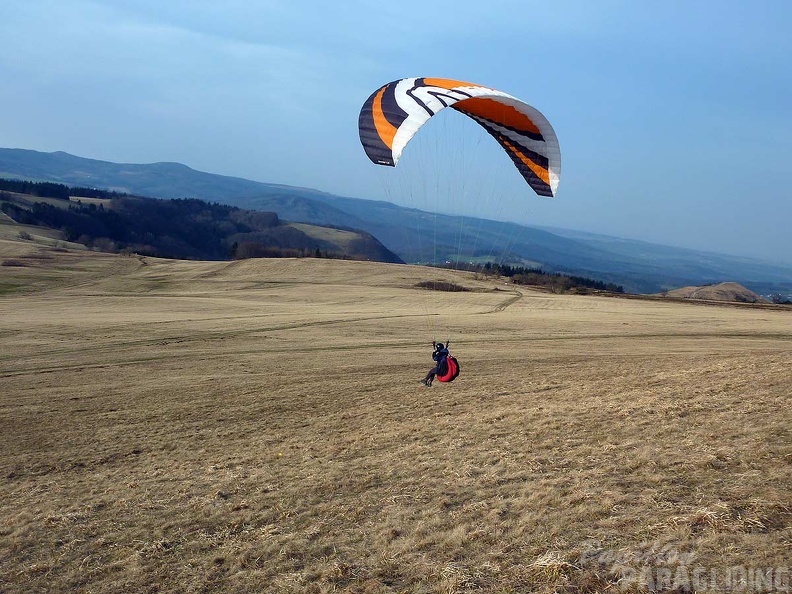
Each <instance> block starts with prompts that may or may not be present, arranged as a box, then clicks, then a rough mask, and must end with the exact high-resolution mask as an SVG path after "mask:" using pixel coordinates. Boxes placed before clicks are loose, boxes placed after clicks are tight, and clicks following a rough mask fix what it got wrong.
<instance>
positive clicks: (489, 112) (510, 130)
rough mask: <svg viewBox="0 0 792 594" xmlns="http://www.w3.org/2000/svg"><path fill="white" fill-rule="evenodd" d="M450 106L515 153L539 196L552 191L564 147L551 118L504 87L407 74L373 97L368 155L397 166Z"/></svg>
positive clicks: (361, 125)
mask: <svg viewBox="0 0 792 594" xmlns="http://www.w3.org/2000/svg"><path fill="white" fill-rule="evenodd" d="M446 107H451V108H453V109H455V110H457V111H459V112H461V113H463V114H465V115H466V116H468V117H470V118H472V119H474V120H475V121H476V122H478V123H479V124H480V125H481V126H482V127H483V128H484V129H485V130H487V132H489V133H490V135H492V136H493V138H495V140H497V141H498V143H499V144H500V145H501V147H503V150H505V151H506V153H507V154H508V155H509V156H510V157H511V159H512V161H513V162H514V164H515V166H516V167H517V169H518V170H519V171H520V173H521V174H522V176H523V177H524V178H525V181H527V182H528V184H530V186H531V187H532V188H533V189H534V191H535V192H536V193H537V194H539V195H540V196H554V195H555V193H556V188H557V187H558V181H559V178H560V175H561V149H560V147H559V145H558V138H557V137H556V135H555V132H554V131H553V127H552V126H551V125H550V122H548V121H547V118H545V117H544V116H543V115H542V114H541V113H540V112H539V111H538V110H537V109H535V108H533V107H531V106H530V105H528V104H527V103H524V102H522V101H520V100H519V99H517V98H516V97H512V96H511V95H508V94H506V93H503V92H502V91H496V90H495V89H490V88H489V87H483V86H481V85H477V84H473V83H466V82H461V81H457V80H449V79H444V78H403V79H401V80H396V81H393V82H390V83H388V84H386V85H384V86H383V87H381V88H380V89H378V90H377V91H375V92H374V93H373V94H372V95H371V97H369V98H368V99H367V100H366V102H365V103H364V104H363V108H362V109H361V110H360V117H359V120H358V132H359V134H360V142H361V143H362V144H363V149H364V150H365V151H366V155H368V157H369V159H371V161H372V162H374V163H376V164H377V165H387V166H391V167H395V166H396V164H397V163H398V162H399V157H401V154H402V151H404V148H405V147H406V146H407V143H408V142H410V139H411V138H412V137H413V136H415V134H416V133H417V132H418V130H419V128H420V127H421V126H423V125H424V124H425V123H426V122H427V121H429V118H431V117H432V116H434V115H435V114H437V113H438V112H439V111H440V110H442V109H444V108H446Z"/></svg>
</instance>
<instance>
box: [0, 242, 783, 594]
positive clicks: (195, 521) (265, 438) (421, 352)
mask: <svg viewBox="0 0 792 594" xmlns="http://www.w3.org/2000/svg"><path fill="white" fill-rule="evenodd" d="M0 259H13V260H15V261H20V262H24V263H26V265H25V266H13V267H2V268H0V274H2V283H0V285H5V286H6V287H8V289H7V292H6V293H5V294H2V293H0V340H2V345H3V348H2V353H0V478H1V479H2V483H0V484H1V485H2V486H1V487H0V502H1V503H2V510H3V511H2V517H1V518H0V591H2V592H8V593H11V592H33V591H60V592H66V591H74V592H121V591H125V592H153V591H168V592H203V591H212V590H221V591H234V592H264V591H265V592H358V593H380V592H383V593H384V592H447V593H452V592H468V591H486V592H600V591H609V590H610V591H612V590H614V589H616V590H618V589H619V588H624V589H625V590H627V591H631V590H640V588H638V587H637V586H635V585H634V584H629V583H627V582H625V581H624V579H623V578H624V577H625V574H626V572H627V571H628V570H629V569H630V568H635V567H640V565H641V564H642V563H646V562H647V559H652V560H653V561H652V563H654V564H665V565H668V566H670V567H676V566H679V564H681V563H685V564H691V563H692V564H693V565H695V566H702V567H708V568H709V567H726V566H733V565H741V566H746V567H779V566H788V565H789V550H790V545H792V526H791V524H792V501H791V498H790V493H791V492H792V490H791V489H792V480H791V478H792V439H790V438H791V437H792V434H791V431H790V417H791V416H792V415H791V414H790V412H789V410H790V407H789V404H790V403H789V400H790V392H789V390H790V385H792V371H790V369H792V356H791V353H792V314H790V312H789V311H788V310H782V309H778V310H773V309H767V308H765V309H757V310H753V309H748V308H743V309H736V308H725V307H723V308H713V307H706V306H696V305H685V304H675V303H663V302H660V301H646V302H644V301H638V300H622V299H609V298H602V297H583V296H563V295H549V294H544V293H536V292H532V291H530V290H527V289H520V291H521V293H520V294H516V293H512V292H509V291H508V289H509V287H504V286H503V285H500V287H499V288H500V289H502V290H500V291H493V290H489V289H493V288H494V285H493V283H490V284H489V285H487V283H484V282H482V281H477V280H475V279H472V278H471V277H469V276H465V275H461V274H456V273H453V272H450V271H432V272H431V273H430V272H429V271H427V270H424V269H421V268H415V267H407V266H388V265H380V264H373V263H361V262H344V261H327V260H259V261H244V262H233V263H228V262H222V263H217V262H215V263H206V262H174V261H167V260H156V259H150V258H145V259H143V258H140V259H138V258H133V257H122V256H111V255H106V254H96V253H86V252H83V253H75V252H51V251H46V248H41V247H37V246H36V245H35V244H33V243H32V242H9V241H0ZM438 275H441V280H442V279H445V280H447V281H448V282H455V283H456V284H464V285H467V286H470V287H471V288H477V289H479V290H478V291H474V292H466V293H443V294H433V293H431V292H428V291H425V290H421V289H416V288H414V286H415V285H416V284H417V283H418V282H420V281H422V280H427V279H432V280H436V279H437V277H438ZM437 304H447V307H438V306H437ZM426 314H436V315H429V316H427V315H426ZM447 332H448V333H450V337H451V339H452V344H451V346H452V350H453V351H454V353H455V354H456V355H457V356H458V357H459V358H460V361H461V363H462V376H461V377H460V378H459V380H458V381H457V382H455V383H454V384H452V385H437V384H435V386H434V387H432V388H431V389H427V388H424V387H423V386H421V385H420V384H419V383H418V379H420V377H422V375H423V374H424V373H425V368H426V367H427V364H428V362H429V361H428V355H429V351H430V347H429V345H428V344H427V343H428V342H429V341H431V339H432V338H440V339H443V338H446V333H447ZM434 334H436V335H437V336H435V335H434ZM620 580H621V581H620Z"/></svg>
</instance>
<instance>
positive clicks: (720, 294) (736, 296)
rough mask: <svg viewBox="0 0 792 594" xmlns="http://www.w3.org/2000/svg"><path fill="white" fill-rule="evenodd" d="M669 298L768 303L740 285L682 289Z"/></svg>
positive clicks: (672, 292) (670, 292) (669, 294)
mask: <svg viewBox="0 0 792 594" xmlns="http://www.w3.org/2000/svg"><path fill="white" fill-rule="evenodd" d="M667 295H668V296H669V297H676V298H678V299H701V300H703V301H729V302H736V303H768V301H767V299H765V298H764V297H762V296H761V295H757V294H756V293H754V292H753V291H751V290H750V289H746V288H745V287H743V286H742V285H741V284H739V283H717V284H715V285H705V286H703V287H682V288H679V289H674V290H673V291H668V293H667Z"/></svg>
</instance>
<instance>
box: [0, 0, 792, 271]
mask: <svg viewBox="0 0 792 594" xmlns="http://www.w3.org/2000/svg"><path fill="white" fill-rule="evenodd" d="M416 6H418V4H417V3H415V2H408V3H406V4H404V5H403V6H401V8H400V10H398V11H397V10H396V9H395V8H393V7H387V6H378V7H370V6H368V5H367V3H366V2H361V1H356V2H352V3H349V4H346V5H344V6H343V7H335V8H332V7H326V6H324V5H322V4H321V3H318V2H314V1H303V2H300V3H295V4H291V5H288V6H285V5H277V4H267V5H263V6H250V5H248V4H247V3H244V2H239V1H232V2H231V4H230V5H227V6H226V7H225V8H223V9H220V8H219V7H216V6H214V5H212V4H211V3H197V4H196V3H190V4H187V3H183V2H174V3H168V4H167V5H162V4H161V3H156V2H153V1H149V0H146V1H143V0H123V1H121V2H106V1H90V0H68V1H64V2H57V3H56V2H51V1H46V0H33V1H31V2H27V3H24V4H19V5H11V6H5V7H4V8H3V9H2V16H3V18H2V19H0V33H2V35H3V38H4V39H5V40H6V43H7V44H8V46H9V47H13V48H14V52H7V53H6V54H5V55H4V56H1V57H0V76H2V77H3V78H4V80H9V81H14V84H11V85H5V86H4V88H3V89H2V90H0V114H2V115H0V130H2V134H0V144H2V145H5V146H14V147H18V148H22V149H26V150H35V151H40V152H55V151H63V152H66V153H69V154H72V155H79V156H81V157H83V158H91V159H96V160H101V161H110V162H115V163H156V162H172V163H179V164H183V165H186V166H188V167H190V168H192V169H195V170H198V171H204V172H209V173H215V174H217V175H227V176H231V177H240V178H243V179H248V180H251V181H258V182H261V183H269V184H278V185H288V186H295V187H304V188H312V189H316V190H318V191H324V192H328V193H332V194H335V195H339V196H347V197H353V198H362V199H372V200H386V201H390V202H395V203H397V204H402V202H399V201H396V200H394V199H393V197H392V196H389V195H388V192H387V190H384V189H383V181H382V180H383V176H384V175H385V174H384V173H383V172H382V171H377V170H380V169H383V168H381V167H376V166H374V165H372V164H371V163H370V162H369V161H368V159H367V158H366V157H365V155H364V153H363V150H362V148H361V147H360V142H359V140H358V138H357V116H358V112H359V110H360V107H361V105H362V104H363V102H364V100H365V99H366V97H367V96H368V95H369V94H370V93H371V92H372V91H373V90H374V89H376V88H377V87H379V86H380V85H382V84H384V83H386V82H388V81H390V80H395V79H398V78H401V77H404V76H444V77H449V78H458V79H462V80H471V81H473V82H476V83H480V84H483V85H488V86H492V87H494V88H497V89H501V90H503V91H505V92H507V93H510V94H512V95H515V96H516V97H519V98H520V99H522V100H524V101H526V102H527V103H529V104H531V105H532V106H534V107H536V108H537V109H539V110H540V111H542V113H544V114H545V115H546V116H547V118H548V119H549V120H550V122H551V124H552V125H553V127H554V128H555V130H556V133H557V135H558V137H559V141H560V144H561V154H562V157H561V158H562V170H561V183H560V186H559V190H558V195H557V198H554V199H551V200H546V199H539V198H537V197H535V196H533V195H527V194H526V199H525V200H524V201H522V200H521V201H519V202H514V203H508V205H507V206H506V207H504V208H506V209H509V216H510V219H509V220H511V221H512V222H515V223H518V224H522V225H527V226H533V227H556V228H559V229H567V230H572V231H580V232H585V233H593V234H598V235H604V236H608V237H616V238H622V239H629V240H634V241H644V242H647V243H651V244H657V245H666V246H671V247H679V248H683V249H692V250H697V251H704V252H710V253H716V254H725V255H733V256H743V257H749V258H756V259H760V260H763V261H766V262H774V263H779V262H782V263H788V262H789V254H792V239H790V233H789V232H788V229H787V227H788V226H789V222H790V221H792V202H791V201H790V200H789V199H788V198H789V192H788V189H787V184H788V181H787V173H786V169H787V165H786V163H785V159H786V156H787V155H789V154H792V117H790V116H791V115H792V110H791V109H790V105H791V104H792V103H791V102H790V98H791V97H792V73H790V72H789V69H788V68H787V67H786V60H787V56H788V55H789V54H790V51H792V41H790V40H789V39H788V36H787V35H786V34H785V27H784V24H785V23H788V22H790V17H792V6H790V5H788V4H787V3H785V2H781V1H780V0H774V1H768V2H765V3H762V4H761V6H760V7H758V8H757V7H749V6H746V5H744V4H742V3H740V2H737V1H736V0H733V1H728V2H725V3H724V2H717V3H716V2H714V1H708V2H703V3H699V4H696V5H695V6H690V5H688V4H684V3H681V2H672V3H668V4H665V5H663V6H658V7H655V6H644V5H634V4H630V3H626V2H616V1H614V2H608V3H605V4H598V5H597V6H596V7H594V6H591V5H589V4H587V3H585V2H582V1H580V0H570V1H568V2H564V3H562V4H559V5H554V6H552V7H551V6H546V5H543V4H540V3H532V4H530V5H526V4H525V3H519V2H513V1H510V0H502V1H499V2H496V3H495V4H494V5H493V6H490V7H489V8H488V10H487V11H481V9H480V8H479V7H478V5H474V4H472V3H469V4H463V5H459V3H455V4H454V5H453V6H454V7H456V9H455V10H454V11H453V15H454V20H453V22H451V20H450V19H447V18H446V15H447V14H449V7H450V6H451V5H450V3H442V2H441V3H439V4H437V5H433V6H430V7H427V6H423V5H422V6H423V11H422V15H423V18H421V19H406V20H405V19H404V18H403V17H404V15H405V14H409V13H410V10H411V9H414V8H415V7H416ZM188 8H189V10H188ZM682 11H684V13H683V12H682ZM681 16H684V18H681ZM407 21H409V26H408V25H407V24H406V23H407ZM388 39H398V40H399V42H398V43H391V42H388V41H387V40H388ZM459 39H463V40H465V42H464V43H458V40H459ZM383 40H386V41H383ZM537 70H541V72H542V76H540V77H539V76H536V75H535V74H533V72H534V71H537ZM422 132H423V131H422ZM426 132H430V130H427V131H426ZM418 137H421V134H419V135H418ZM418 137H416V138H418ZM428 137H429V136H428V135H427V138H428ZM413 142H415V141H413ZM493 144H494V143H493ZM492 148H493V147H487V152H486V153H482V155H483V157H482V161H487V163H486V164H487V166H488V167H489V159H490V158H491V159H492V161H493V164H492V166H493V167H502V166H503V165H504V163H505V165H506V166H507V167H511V163H509V160H508V158H506V156H505V155H504V154H502V151H501V152H499V150H491V149H492ZM411 152H413V153H414V155H413V157H415V156H416V155H417V154H418V153H417V152H416V151H415V146H414V145H412V144H411V145H410V146H409V147H408V149H407V151H405V159H409V155H410V153H411ZM405 165H406V164H405ZM400 167H401V164H400ZM396 169H397V170H399V169H400V168H399V167H397V168H396ZM458 171H459V170H457V172H458ZM487 171H493V170H492V169H488V170H487ZM465 175H468V172H467V171H465ZM490 175H492V174H490ZM499 175H500V174H499ZM505 175H506V176H508V175H511V174H505ZM490 182H491V183H492V185H493V186H494V187H498V184H500V183H501V179H500V178H497V179H496V178H495V177H490V178H489V179H488V180H487V183H488V184H489V183H490ZM503 183H507V182H503ZM508 183H513V180H512V182H508ZM504 187H510V188H512V190H513V189H514V188H515V186H514V185H511V186H504ZM512 190H509V192H511V191H512ZM513 191H514V192H517V191H518V190H513ZM440 203H441V204H440V206H441V209H442V200H441V201H440ZM449 204H450V203H448V204H446V206H449ZM403 205H404V204H403ZM435 206H437V205H435ZM419 207H420V205H419ZM480 208H481V207H480V205H479V204H475V203H473V204H471V205H468V206H466V207H465V210H459V211H456V213H457V214H464V215H466V216H476V217H480V218H492V219H494V220H499V219H498V217H497V216H488V215H487V212H486V211H485V212H481V210H480ZM449 209H450V210H452V211H453V208H449ZM477 209H478V210H477ZM447 210H448V209H447Z"/></svg>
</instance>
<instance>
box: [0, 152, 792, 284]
mask: <svg viewBox="0 0 792 594" xmlns="http://www.w3.org/2000/svg"><path fill="white" fill-rule="evenodd" d="M0 176H6V177H16V178H22V179H29V180H38V181H50V182H57V183H65V184H69V185H78V186H95V187H99V188H104V189H110V190H118V191H123V192H129V193H133V194H140V195H144V196H152V197H156V198H186V197H191V198H200V199H203V200H209V201H217V202H220V203H222V204H230V205H233V206H238V207H241V208H245V209H254V210H262V211H272V212H276V213H277V214H278V216H280V217H281V218H282V219H285V220H289V221H298V222H305V223H313V224H316V225H330V226H343V227H354V228H355V229H361V230H364V231H366V232H368V233H370V234H371V235H373V236H374V237H376V238H377V239H378V240H379V241H381V242H382V243H383V244H384V245H385V247H387V248H388V249H389V250H390V251H392V252H394V253H395V254H397V255H398V256H399V257H400V258H401V259H402V260H404V261H405V262H423V263H426V262H443V261H445V260H452V261H453V260H457V259H460V260H462V261H467V260H474V261H477V260H479V259H480V258H487V257H489V258H492V256H493V254H496V255H498V254H499V255H500V256H499V257H497V258H495V259H497V260H505V261H506V262H507V263H511V264H520V265H530V266H540V267H542V268H543V269H545V270H547V271H550V272H564V273H567V274H573V275H578V276H584V277H588V278H594V279H596V280H599V281H603V282H610V283H615V284H618V285H622V286H624V287H625V289H626V290H627V291H630V292H637V293H655V292H659V291H663V290H668V289H675V288H677V287H681V286H686V285H701V284H704V283H716V282H722V281H725V280H729V281H737V282H740V283H742V284H743V285H745V286H746V287H748V288H750V289H751V290H753V291H756V292H757V293H760V294H763V295H769V294H771V293H780V294H784V295H792V263H790V262H788V261H786V262H783V261H781V259H782V258H783V259H787V258H788V255H787V254H779V255H778V256H779V261H778V262H765V261H761V260H756V259H754V258H743V257H738V256H728V255H723V254H715V253H708V252H701V251H696V250H690V249H683V248H675V247H669V246H663V245H656V244H650V243H646V242H642V241H634V240H626V239H618V238H614V237H607V236H602V235H596V234H591V233H583V232H578V231H570V230H563V229H539V228H536V227H527V226H523V225H517V224H512V223H503V222H497V221H488V220H483V219H476V218H470V217H462V216H451V215H448V214H445V215H443V214H438V215H435V214H430V213H427V212H424V211H421V210H417V209H415V208H404V207H402V206H398V205H396V204H392V203H390V202H383V201H376V200H361V199H358V198H347V197H342V196H336V195H334V194H329V193H327V192H320V191H317V190H313V189H310V188H303V187H296V186H284V185H278V184H269V183H262V182H255V181H251V180H246V179H241V178H235V177H228V176H223V175H215V174H211V173H206V172H202V171H196V170H194V169H191V168H189V167H187V166H185V165H182V164H179V163H150V164H131V163H111V162H108V161H99V160H96V159H85V158H82V157H77V156H74V155H70V154H68V153H64V152H55V153H43V152H39V151H31V150H23V149H7V148H0ZM456 214H459V213H456ZM427 236H431V237H432V241H431V242H427V241H426V238H427Z"/></svg>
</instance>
